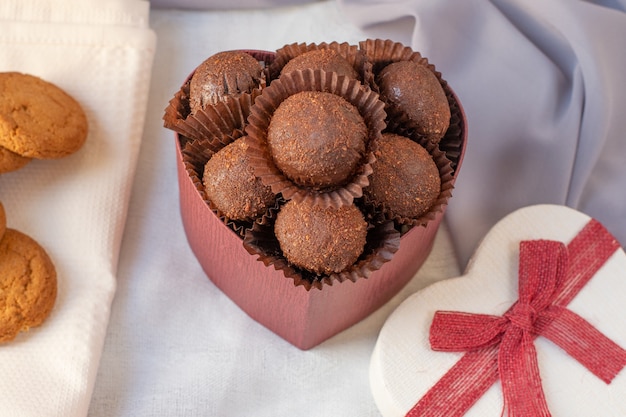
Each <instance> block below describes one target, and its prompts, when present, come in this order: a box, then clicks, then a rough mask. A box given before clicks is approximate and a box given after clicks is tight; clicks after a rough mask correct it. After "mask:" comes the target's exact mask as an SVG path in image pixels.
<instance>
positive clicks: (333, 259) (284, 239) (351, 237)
mask: <svg viewBox="0 0 626 417" xmlns="http://www.w3.org/2000/svg"><path fill="white" fill-rule="evenodd" d="M274 233H275V234H276V238H277V239H278V242H279V244H280V248H281V250H282V251H283V255H284V256H285V258H286V259H287V261H288V262H290V263H291V264H293V265H295V266H297V267H299V268H303V269H306V270H308V271H311V272H314V273H317V274H332V273H339V272H341V271H343V270H345V269H346V268H347V267H349V266H350V265H352V264H354V263H355V262H356V260H357V259H358V258H359V256H360V255H361V253H362V252H363V248H364V246H365V239H366V237H367V222H366V221H365V219H364V217H363V214H362V213H361V211H360V210H359V209H358V208H357V207H356V206H355V205H346V206H341V207H340V208H334V207H328V208H324V207H321V206H319V205H315V204H312V203H310V202H308V200H305V201H302V202H297V201H296V200H290V201H288V202H287V203H286V204H285V205H284V206H283V207H282V208H281V210H280V211H279V212H278V215H277V217H276V223H275V225H274Z"/></svg>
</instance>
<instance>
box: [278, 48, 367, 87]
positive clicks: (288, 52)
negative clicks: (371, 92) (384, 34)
mask: <svg viewBox="0 0 626 417" xmlns="http://www.w3.org/2000/svg"><path fill="white" fill-rule="evenodd" d="M319 49H332V50H334V51H336V52H337V53H338V54H339V55H341V56H342V57H344V58H345V59H346V60H347V61H348V62H349V63H350V64H351V65H352V67H353V68H354V69H355V71H356V72H357V74H358V77H359V81H361V82H362V83H363V84H365V85H368V86H369V85H370V84H371V83H372V81H373V79H374V74H373V72H372V63H371V61H370V60H369V59H368V58H367V57H366V56H365V54H364V53H363V52H362V51H361V50H359V47H358V45H350V44H349V43H347V42H343V43H339V42H330V43H326V42H322V43H319V44H317V43H309V44H306V43H292V44H289V45H285V46H283V47H282V48H280V49H278V50H277V51H276V58H275V59H274V61H273V62H272V64H271V65H270V66H269V71H268V75H269V79H270V82H271V80H274V79H276V78H279V77H280V72H281V71H282V69H283V67H284V66H285V65H287V63H288V62H289V61H290V60H292V59H293V58H295V57H297V56H299V55H302V54H304V53H306V52H310V51H316V50H319Z"/></svg>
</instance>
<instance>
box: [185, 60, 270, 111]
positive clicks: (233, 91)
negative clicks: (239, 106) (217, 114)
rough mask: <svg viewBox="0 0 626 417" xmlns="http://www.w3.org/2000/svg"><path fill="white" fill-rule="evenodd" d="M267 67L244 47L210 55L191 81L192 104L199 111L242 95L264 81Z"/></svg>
mask: <svg viewBox="0 0 626 417" xmlns="http://www.w3.org/2000/svg"><path fill="white" fill-rule="evenodd" d="M262 80H263V67H262V66H261V64H260V63H259V62H258V61H257V60H256V59H255V58H254V57H253V56H252V55H250V54H248V53H246V52H243V51H224V52H218V53H217V54H215V55H212V56H210V57H209V58H207V59H206V60H205V61H204V62H202V64H200V65H199V66H198V68H196V70H195V72H194V74H193V76H192V78H191V81H190V84H189V106H190V107H191V112H192V113H196V112H197V111H198V110H200V109H204V108H206V106H207V105H215V104H217V103H218V102H219V101H223V100H225V99H226V98H227V97H239V96H240V95H241V94H242V93H249V92H251V91H252V90H254V89H255V88H258V87H259V86H260V85H261V82H262Z"/></svg>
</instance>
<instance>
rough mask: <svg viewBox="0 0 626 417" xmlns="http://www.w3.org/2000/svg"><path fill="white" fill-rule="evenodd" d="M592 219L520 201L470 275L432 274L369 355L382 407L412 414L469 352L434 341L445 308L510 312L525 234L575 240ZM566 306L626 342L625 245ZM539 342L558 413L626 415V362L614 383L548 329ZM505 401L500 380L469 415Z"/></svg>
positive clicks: (495, 412)
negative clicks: (440, 277) (432, 280)
mask: <svg viewBox="0 0 626 417" xmlns="http://www.w3.org/2000/svg"><path fill="white" fill-rule="evenodd" d="M590 220H592V219H591V218H590V217H589V216H587V215H585V214H583V213H581V212H578V211H576V210H574V209H571V208H567V207H564V206H557V205H537V206H530V207H525V208H522V209H519V210H517V211H515V212H513V213H511V214H509V215H508V216H506V217H505V218H504V219H502V220H501V221H500V222H498V223H497V224H496V225H495V226H494V227H493V228H492V229H491V230H490V232H489V233H488V234H487V235H486V236H485V238H484V239H483V241H482V242H481V244H480V246H479V247H478V249H477V250H476V252H475V254H474V256H473V257H472V259H471V260H470V262H469V264H468V267H467V270H466V272H465V273H464V275H462V276H460V277H456V278H452V279H449V280H445V281H441V282H438V283H436V284H433V285H431V286H429V287H427V288H425V289H423V290H422V291H419V292H417V293H415V294H413V295H412V296H410V297H409V298H407V299H406V300H405V301H404V302H403V303H402V304H400V306H398V308H397V309H396V310H395V311H394V312H393V313H392V314H391V315H390V316H389V318H388V319H387V321H386V322H385V324H384V326H383V328H382V329H381V332H380V334H379V337H378V340H377V342H376V346H375V348H374V351H373V354H372V358H371V363H370V386H371V391H372V394H373V396H374V399H375V401H376V404H377V406H378V408H379V409H380V411H381V413H382V414H383V415H384V416H385V417H391V416H405V415H406V414H407V413H408V412H409V411H410V410H411V409H412V408H413V406H414V405H415V404H416V403H417V402H418V401H419V400H420V399H421V398H422V397H423V396H424V395H425V394H426V393H427V392H428V391H429V390H430V389H431V388H432V387H433V385H435V384H436V383H437V382H438V381H439V380H440V379H441V378H442V377H443V376H444V374H446V372H448V370H449V369H450V368H451V367H452V366H453V365H454V364H455V363H457V361H459V360H460V358H461V357H462V356H463V353H459V352H440V351H434V350H432V349H431V345H430V342H429V328H430V326H431V323H432V320H433V316H434V314H435V312H436V311H460V312H468V313H481V314H489V315H497V316H501V315H502V314H503V313H505V312H506V311H507V310H508V309H509V308H510V307H511V305H512V304H513V303H515V301H517V299H518V267H519V260H518V256H519V245H520V242H521V241H525V240H537V239H542V240H554V241H560V242H563V243H564V244H567V243H568V242H570V241H571V240H572V239H573V238H574V237H575V236H576V235H578V233H579V232H580V231H581V230H582V229H583V228H584V227H585V225H586V224H587V223H589V221H590ZM567 308H568V309H569V310H571V311H573V312H575V313H577V314H578V315H579V316H581V317H582V318H584V319H585V320H587V321H588V322H589V323H590V324H591V325H593V326H594V327H595V328H596V329H597V330H599V331H600V332H602V333H603V334H604V335H605V336H606V337H608V338H609V339H611V340H612V341H613V342H615V343H616V344H618V345H619V346H620V347H622V348H626V254H625V253H624V251H623V249H621V248H617V250H616V251H615V252H614V253H613V254H612V256H611V257H610V258H608V260H607V261H606V262H605V263H604V264H603V265H602V266H601V267H600V269H598V271H597V272H596V273H595V275H594V276H593V277H592V278H591V279H590V281H589V282H588V283H587V284H586V285H585V286H584V287H583V288H582V290H581V291H580V292H579V293H578V295H577V296H576V297H575V298H574V299H573V300H572V301H571V302H570V303H569V304H568V305H567ZM534 346H535V349H536V352H537V361H538V366H539V373H540V377H541V384H542V387H543V391H544V394H545V397H546V402H547V404H548V407H549V409H550V412H551V413H552V415H553V416H566V417H573V416H585V417H586V416H603V417H605V416H616V417H617V416H626V371H625V370H623V369H622V370H621V372H619V373H618V374H617V376H616V377H615V378H614V379H613V380H612V381H611V383H610V384H606V383H605V382H603V381H602V380H600V379H599V378H598V377H596V376H595V375H593V374H592V373H591V372H590V371H589V370H588V369H586V368H585V367H583V365H581V364H580V363H579V362H578V361H577V360H576V359H574V358H572V357H571V356H569V355H568V354H567V353H566V352H565V351H564V350H563V349H561V348H560V347H559V346H557V345H556V344H554V343H552V342H551V341H549V340H547V339H546V338H543V337H538V338H536V339H535V341H534ZM444 408H445V407H444ZM502 411H503V395H502V388H501V384H500V381H497V382H496V383H495V384H493V385H491V386H490V388H488V390H487V391H486V392H485V393H484V395H482V396H481V397H480V398H479V399H478V400H477V401H476V403H475V404H474V405H473V406H472V407H471V408H470V409H469V410H468V411H467V413H466V414H465V415H467V416H480V417H488V416H500V415H502ZM437 415H442V416H443V415H446V414H445V413H444V414H437Z"/></svg>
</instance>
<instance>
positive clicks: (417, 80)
mask: <svg viewBox="0 0 626 417" xmlns="http://www.w3.org/2000/svg"><path fill="white" fill-rule="evenodd" d="M376 82H377V84H378V86H379V88H380V95H381V96H382V97H383V99H384V100H385V101H386V102H387V105H388V106H390V107H391V108H392V110H396V111H399V112H401V113H402V114H403V115H404V116H406V117H407V118H408V119H409V120H410V122H411V124H412V127H413V128H415V129H416V131H417V133H419V134H420V135H422V136H424V137H426V138H428V139H429V140H431V141H433V142H438V141H439V140H440V139H441V138H442V137H443V135H444V134H445V133H446V130H448V126H449V125H450V106H449V104H448V99H447V97H446V93H445V91H444V90H443V87H442V86H441V84H440V83H439V80H438V79H437V77H436V76H435V74H434V73H433V72H432V71H431V70H430V69H429V68H428V67H426V66H424V65H421V64H419V63H417V62H413V61H398V62H394V63H391V64H389V65H387V66H386V67H384V68H383V69H382V70H381V71H380V73H378V75H377V76H376Z"/></svg>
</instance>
